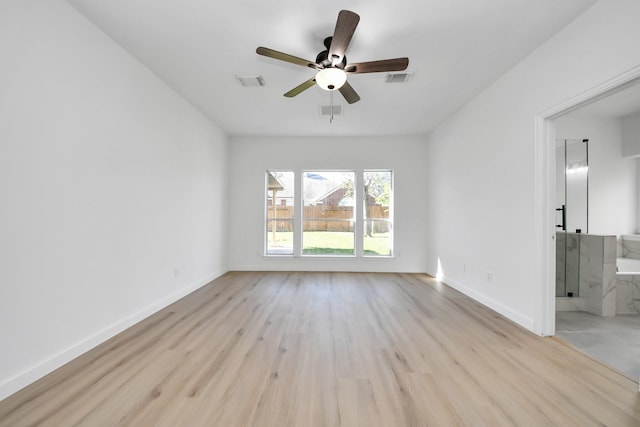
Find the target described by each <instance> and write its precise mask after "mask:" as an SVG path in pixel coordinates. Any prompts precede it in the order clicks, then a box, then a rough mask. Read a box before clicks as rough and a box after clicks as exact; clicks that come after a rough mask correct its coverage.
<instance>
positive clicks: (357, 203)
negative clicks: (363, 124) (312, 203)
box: [263, 168, 396, 260]
mask: <svg viewBox="0 0 640 427" xmlns="http://www.w3.org/2000/svg"><path fill="white" fill-rule="evenodd" d="M274 172H290V173H293V182H294V184H293V186H294V189H293V190H294V191H293V194H294V197H293V208H294V209H293V217H292V218H291V221H292V229H293V236H292V241H293V250H292V253H286V254H283V253H269V236H268V230H269V218H268V215H269V212H268V209H269V207H270V205H269V203H268V199H269V197H268V195H267V194H266V193H267V191H268V182H267V181H268V173H274ZM308 172H311V173H314V172H350V173H353V186H354V191H353V193H354V194H353V198H354V203H353V205H354V206H353V216H352V218H351V219H349V220H345V221H344V222H346V221H350V222H351V223H352V227H353V233H354V249H353V253H352V254H305V253H304V246H303V233H304V221H305V219H304V182H303V181H304V176H305V174H306V173H308ZM367 172H389V173H390V180H391V183H390V186H391V188H390V194H389V214H388V218H387V219H386V220H384V221H385V222H386V223H387V224H388V227H389V252H390V253H389V254H388V255H374V254H365V253H364V238H365V229H364V227H365V224H366V221H367V219H366V218H365V217H364V216H365V212H364V209H365V207H364V203H363V202H364V198H365V191H364V183H365V179H364V178H365V173H367ZM264 179H265V183H264V187H263V202H264V213H263V215H264V216H263V218H264V219H263V240H264V243H263V256H264V257H265V258H271V259H274V258H304V259H319V258H331V259H337V258H339V259H367V260H373V259H375V260H385V259H394V258H395V257H396V249H395V171H394V170H393V168H352V169H349V168H303V169H289V168H268V169H266V171H265V175H264ZM376 221H377V220H376Z"/></svg>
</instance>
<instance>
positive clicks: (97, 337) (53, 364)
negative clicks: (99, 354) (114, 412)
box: [0, 270, 227, 400]
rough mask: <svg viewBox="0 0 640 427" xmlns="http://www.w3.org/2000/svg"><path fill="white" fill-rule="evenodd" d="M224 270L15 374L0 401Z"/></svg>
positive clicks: (3, 385)
mask: <svg viewBox="0 0 640 427" xmlns="http://www.w3.org/2000/svg"><path fill="white" fill-rule="evenodd" d="M226 272H227V270H224V271H218V272H216V273H214V274H211V275H209V276H208V277H206V278H205V279H202V280H199V281H197V282H195V283H193V284H191V285H189V286H186V287H184V288H182V289H180V290H178V291H176V292H174V293H172V294H170V295H168V296H166V297H164V298H161V299H159V300H157V301H155V302H154V303H152V304H149V305H148V306H146V307H144V308H143V309H141V310H139V311H137V312H136V313H133V314H131V315H129V316H127V317H125V318H124V319H121V320H119V321H117V322H116V323H114V324H112V325H110V326H107V327H106V328H104V329H102V330H100V331H97V332H96V333H95V334H93V335H91V336H89V337H87V338H85V339H84V340H82V341H80V342H78V343H76V344H74V345H72V346H71V347H69V348H68V349H66V350H64V351H61V352H60V353H58V354H56V355H55V356H53V357H51V358H49V359H47V360H43V361H42V362H40V363H38V364H37V365H35V366H32V367H31V368H29V369H27V370H25V371H23V372H21V373H19V374H17V375H15V376H14V377H12V378H9V379H8V380H7V381H5V382H3V383H1V384H0V400H3V399H5V398H7V397H9V396H11V395H12V394H14V393H16V392H17V391H19V390H21V389H23V388H24V387H26V386H28V385H29V384H31V383H33V382H35V381H37V380H39V379H40V378H42V377H44V376H45V375H47V374H49V373H50V372H52V371H54V370H56V369H58V368H59V367H61V366H62V365H64V364H66V363H68V362H70V361H71V360H73V359H75V358H76V357H78V356H80V355H82V354H84V353H86V352H87V351H89V350H91V349H92V348H94V347H96V346H98V345H99V344H102V343H103V342H105V341H106V340H108V339H109V338H112V337H114V336H115V335H117V334H119V333H120V332H122V331H124V330H125V329H127V328H129V327H131V326H133V325H135V324H136V323H138V322H140V321H142V320H144V319H146V318H147V317H149V316H151V315H152V314H154V313H157V312H158V311H160V310H162V309H163V308H165V307H167V306H169V305H170V304H172V303H174V302H176V301H177V300H179V299H180V298H183V297H185V296H187V295H189V294H190V293H192V292H193V291H195V290H197V289H199V288H201V287H203V286H204V285H206V284H207V283H209V282H211V281H212V280H214V279H216V278H218V277H220V276H222V275H223V274H225V273H226Z"/></svg>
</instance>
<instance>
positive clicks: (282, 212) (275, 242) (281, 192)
mask: <svg viewBox="0 0 640 427" xmlns="http://www.w3.org/2000/svg"><path fill="white" fill-rule="evenodd" d="M265 181H266V194H267V205H266V208H267V209H266V210H267V212H266V213H267V214H266V220H267V222H266V227H265V231H266V239H265V242H266V254H267V255H293V227H294V201H295V197H294V194H295V193H294V189H295V174H294V173H293V172H291V171H267V176H266V180H265Z"/></svg>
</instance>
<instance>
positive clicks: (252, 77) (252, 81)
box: [236, 74, 264, 87]
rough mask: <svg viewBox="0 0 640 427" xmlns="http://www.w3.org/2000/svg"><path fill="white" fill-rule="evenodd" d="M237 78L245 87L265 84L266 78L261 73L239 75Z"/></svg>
mask: <svg viewBox="0 0 640 427" xmlns="http://www.w3.org/2000/svg"><path fill="white" fill-rule="evenodd" d="M236 78H237V79H238V81H239V82H240V84H241V85H242V86H244V87H256V86H264V78H262V76H261V75H260V74H245V75H237V76H236Z"/></svg>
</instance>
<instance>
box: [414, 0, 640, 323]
mask: <svg viewBox="0 0 640 427" xmlns="http://www.w3.org/2000/svg"><path fill="white" fill-rule="evenodd" d="M639 18H640V2H638V1H636V0H601V1H599V2H598V3H596V4H595V5H594V6H592V7H591V8H590V9H589V10H587V11H586V12H585V13H584V14H582V15H581V16H580V17H578V18H577V19H576V20H575V21H574V22H572V23H571V24H570V25H568V26H567V27H566V28H565V29H563V30H562V31H561V32H560V33H558V34H557V35H556V36H554V37H553V38H551V39H550V40H548V41H547V42H546V43H545V44H543V45H542V46H541V47H540V48H538V49H537V50H536V51H535V52H533V53H532V54H531V55H529V56H528V57H527V58H525V59H524V60H523V61H522V62H521V63H520V64H518V65H517V66H516V67H514V68H513V69H512V70H510V71H509V72H507V73H506V74H505V75H503V76H502V77H501V78H500V79H498V80H497V81H496V82H495V83H494V84H492V85H491V86H489V87H488V88H487V89H485V90H484V91H483V92H482V93H480V94H479V95H478V96H477V97H476V98H475V99H474V100H472V101H471V102H469V103H468V104H467V105H466V106H465V107H464V108H462V109H461V110H460V111H458V112H457V113H456V114H454V115H453V116H452V117H450V118H449V119H448V120H447V121H445V122H444V123H443V124H442V125H440V126H439V127H438V128H437V129H436V130H435V131H434V132H433V133H432V134H431V135H430V136H429V148H428V153H427V155H426V156H425V166H426V168H427V170H428V171H429V175H428V179H427V186H426V188H425V192H424V194H425V195H426V198H427V200H428V201H429V210H428V211H427V215H426V218H425V221H426V223H427V224H428V230H427V235H428V239H427V240H426V244H427V254H428V257H427V263H428V264H427V271H428V272H430V273H435V272H436V271H437V260H438V258H439V259H440V261H441V264H442V269H443V273H444V276H445V281H446V282H447V283H449V284H451V285H454V286H455V287H457V288H458V289H460V290H461V291H463V292H465V293H467V294H468V295H471V296H473V297H474V298H476V299H478V300H479V301H481V302H483V303H485V304H487V305H489V306H491V307H493V308H494V309H496V310H498V311H499V312H501V313H503V314H504V315H506V316H508V317H509V318H511V319H512V320H514V321H516V322H518V323H520V324H521V325H523V326H525V327H526V328H528V329H531V330H532V331H536V332H538V333H543V332H544V330H545V328H546V325H545V322H546V317H545V316H546V312H545V307H546V305H545V301H543V297H544V292H543V289H546V287H549V286H550V287H551V288H553V284H552V283H547V282H548V281H549V279H548V275H547V274H546V272H545V271H544V268H542V265H541V261H540V260H542V259H543V258H542V256H541V252H542V251H543V249H542V248H541V247H540V244H539V240H538V237H539V229H540V224H539V223H538V221H540V215H541V213H539V212H538V211H537V210H536V209H539V208H540V202H539V201H538V199H537V198H536V197H537V196H536V195H537V193H536V189H537V188H538V186H540V185H541V184H540V182H539V180H540V179H541V177H542V176H543V175H544V171H542V172H541V171H540V170H537V169H536V167H535V166H536V158H535V156H536V154H537V150H536V147H535V145H534V141H535V138H536V134H535V129H536V126H535V118H536V115H538V114H541V113H542V112H544V111H547V110H549V109H550V108H553V107H555V106H558V105H560V104H561V103H563V102H565V101H567V100H569V99H571V98H573V97H575V96H577V95H579V94H581V93H583V92H585V91H586V90H588V89H591V88H593V87H596V86H598V85H599V84H601V83H602V82H605V81H607V80H609V79H611V78H613V77H615V76H617V75H619V74H621V73H623V72H625V71H627V70H630V69H632V68H633V67H635V66H638V65H640V49H638V48H637V42H638V40H640V26H639V25H637V22H638V19H639ZM549 167H550V169H551V170H554V166H553V164H551V165H549ZM553 235H554V233H552V232H549V233H548V236H547V238H548V239H551V238H552V237H553ZM489 271H490V272H491V275H490V276H491V280H488V277H489V275H488V273H487V272H489Z"/></svg>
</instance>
